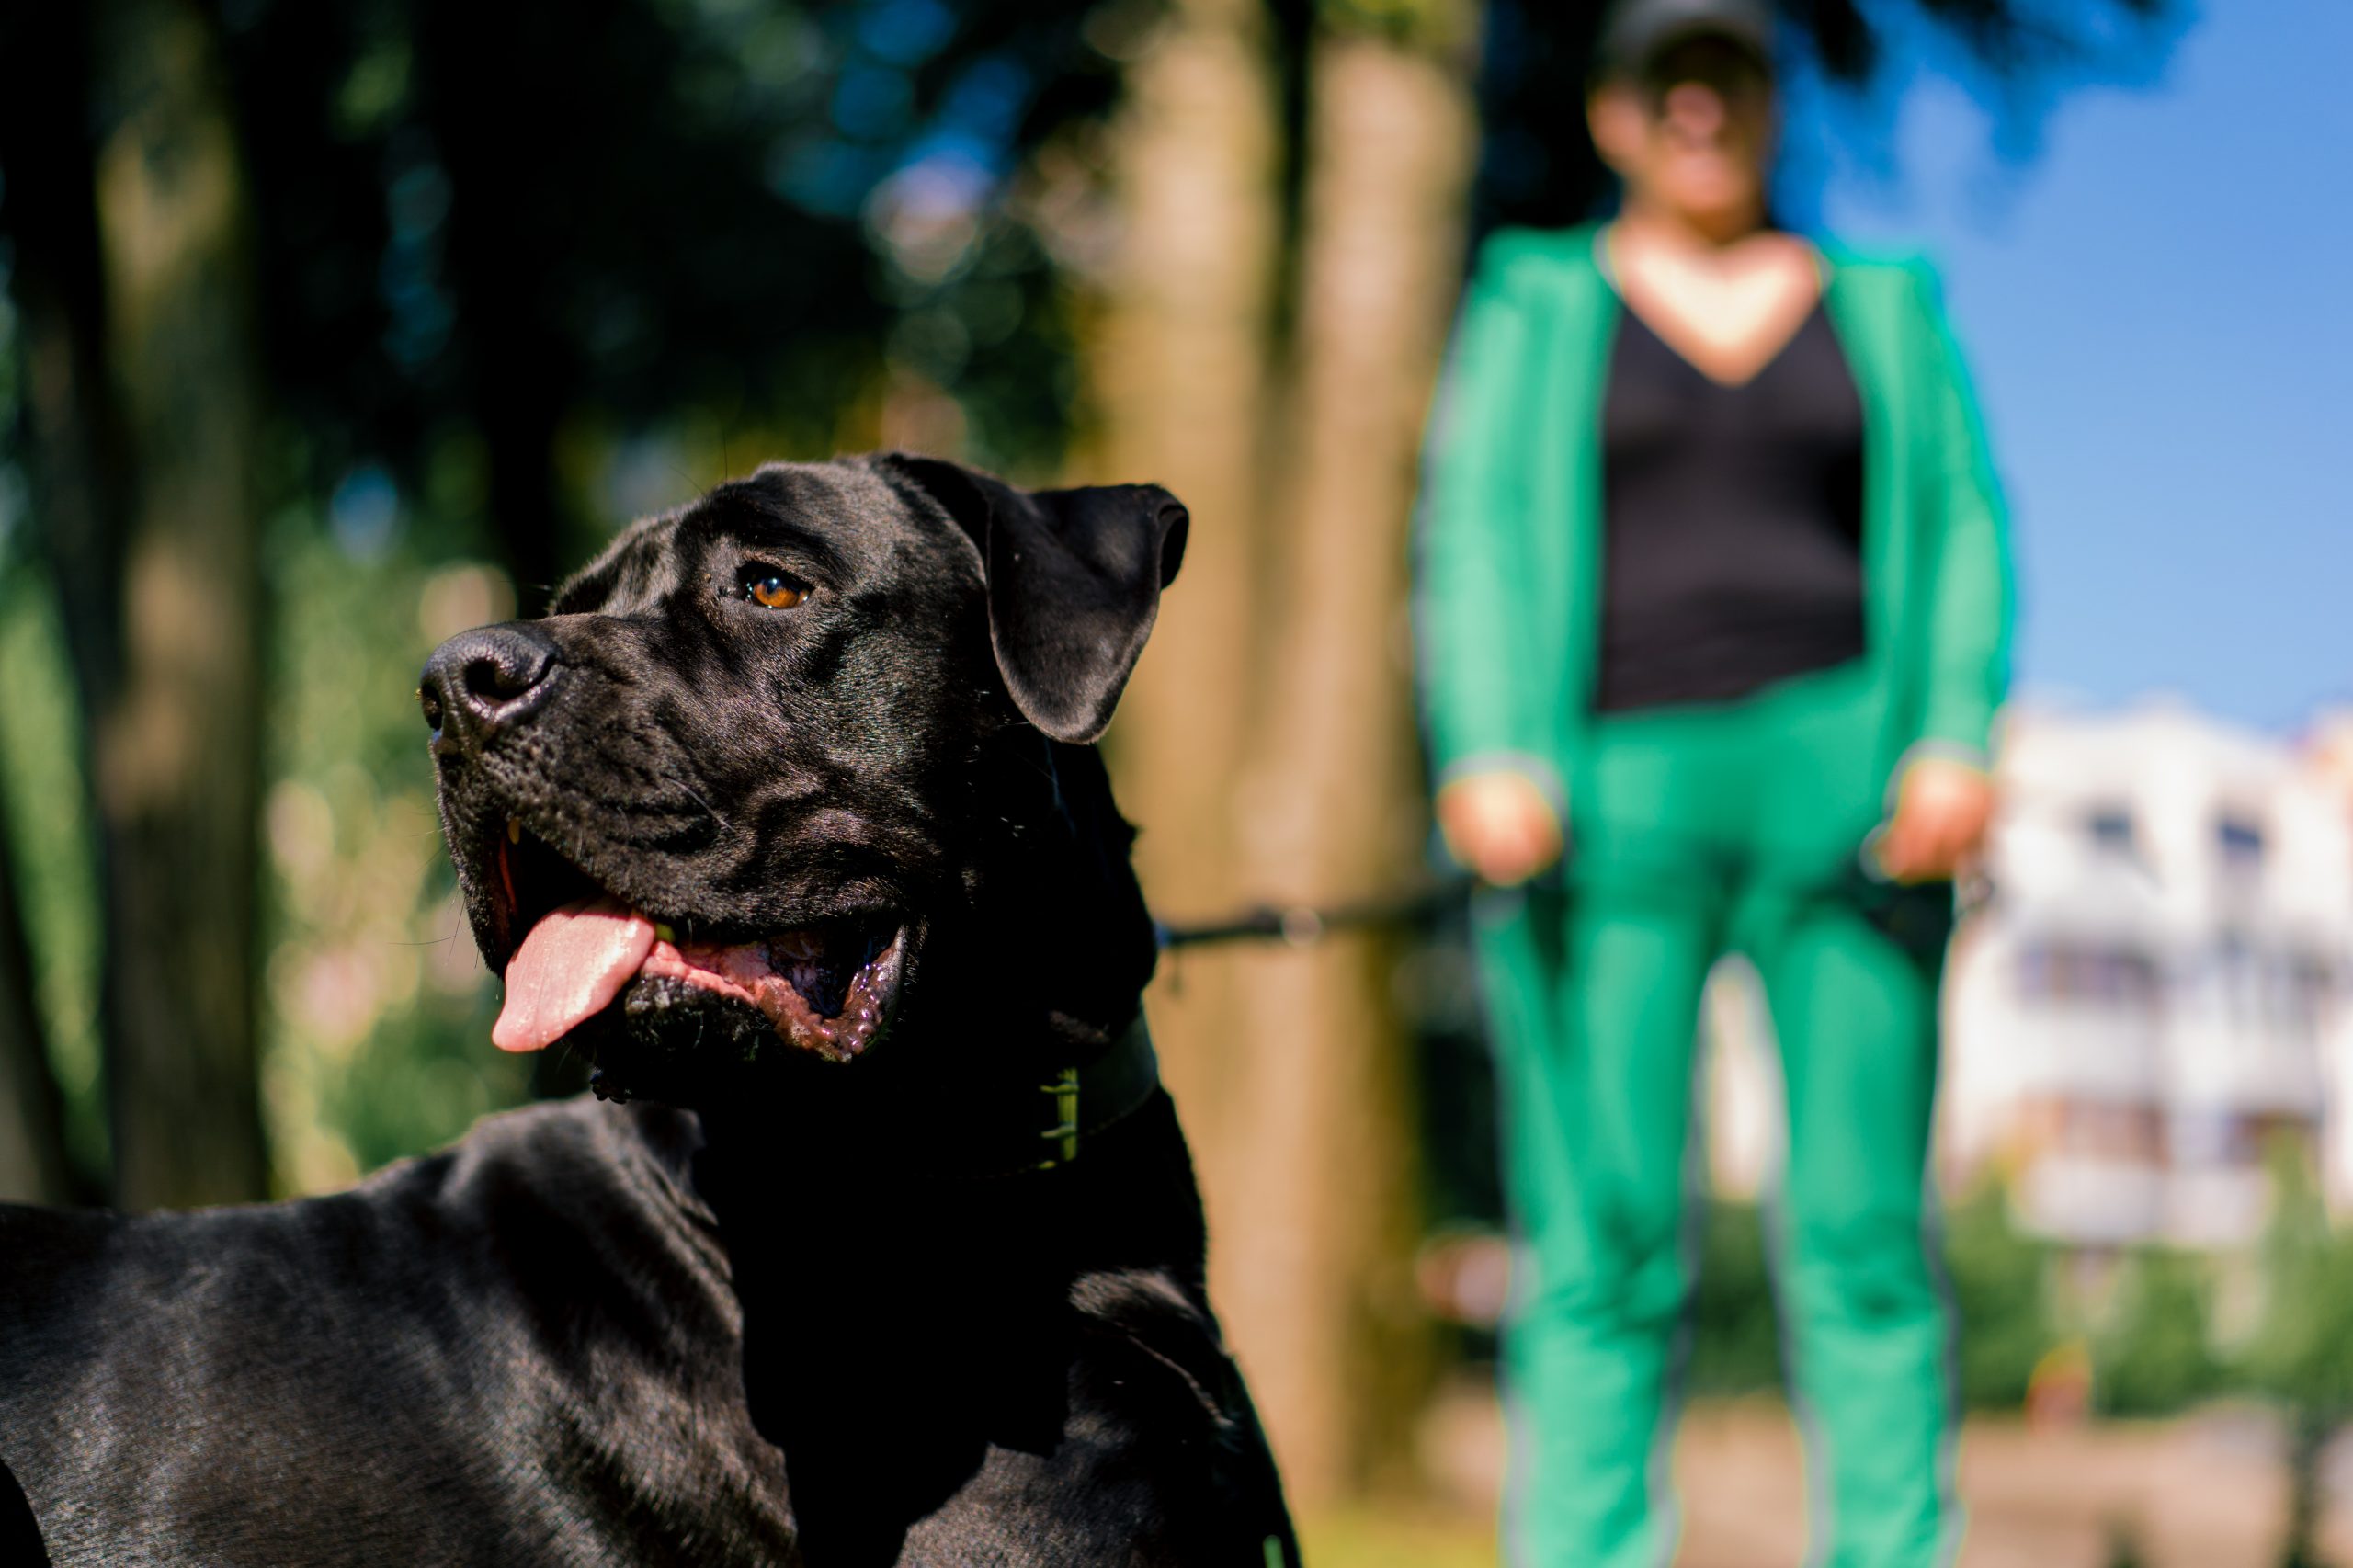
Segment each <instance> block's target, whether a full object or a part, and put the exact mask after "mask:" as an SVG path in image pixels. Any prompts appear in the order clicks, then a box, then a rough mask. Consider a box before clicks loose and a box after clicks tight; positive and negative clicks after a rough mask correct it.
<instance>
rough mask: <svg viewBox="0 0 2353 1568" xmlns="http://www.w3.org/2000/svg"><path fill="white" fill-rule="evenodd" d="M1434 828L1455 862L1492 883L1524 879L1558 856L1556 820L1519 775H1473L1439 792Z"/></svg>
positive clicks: (1545, 802)
mask: <svg viewBox="0 0 2353 1568" xmlns="http://www.w3.org/2000/svg"><path fill="white" fill-rule="evenodd" d="M1438 831H1439V832H1440V833H1441V834H1443V835H1445V837H1446V846H1447V848H1448V849H1449V851H1451V852H1452V854H1453V856H1454V858H1456V859H1457V860H1460V861H1461V862H1462V863H1463V864H1464V865H1465V866H1468V867H1469V868H1470V869H1472V871H1473V872H1475V873H1476V874H1477V875H1478V878H1479V880H1480V881H1483V882H1488V883H1491V884H1493V885H1494V886H1495V887H1504V888H1507V887H1512V886H1514V885H1516V884H1518V883H1520V882H1524V881H1527V880H1528V879H1529V878H1530V877H1532V876H1534V875H1536V873H1537V872H1539V871H1541V870H1542V869H1545V868H1546V867H1547V866H1550V865H1551V864H1552V862H1554V861H1555V860H1558V859H1559V858H1561V844H1562V835H1561V819H1560V815H1559V813H1557V812H1554V811H1553V809H1552V801H1548V800H1546V799H1545V798H1544V792H1543V791H1542V790H1539V789H1538V788H1537V787H1536V785H1535V784H1534V783H1533V782H1532V781H1531V780H1529V778H1526V777H1525V776H1523V775H1521V774H1518V773H1473V774H1469V775H1467V776H1465V777H1463V778H1457V779H1455V780H1454V781H1453V782H1452V783H1450V784H1448V785H1447V786H1446V787H1445V788H1444V789H1442V790H1439V791H1438Z"/></svg>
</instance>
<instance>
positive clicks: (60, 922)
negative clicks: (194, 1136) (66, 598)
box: [0, 552, 108, 1176]
mask: <svg viewBox="0 0 2353 1568" xmlns="http://www.w3.org/2000/svg"><path fill="white" fill-rule="evenodd" d="M0 671H6V679H7V686H6V690H7V699H6V701H0V832H6V834H7V835H9V845H10V848H11V849H12V850H13V851H14V854H13V856H12V857H11V858H12V859H13V860H14V862H15V865H16V867H17V880H18V882H19V886H18V889H17V893H18V896H19V897H20V898H21V899H22V900H23V905H24V914H25V925H26V929H27V935H28V937H29V938H30V940H31V943H32V948H33V965H34V970H35V975H34V979H35V983H36V987H37V990H38V994H37V995H36V997H35V998H34V1000H35V1003H36V1005H37V1006H38V1008H39V1011H40V1018H41V1023H42V1027H43V1028H44V1030H45V1031H46V1033H47V1035H48V1037H49V1038H48V1044H49V1050H50V1059H51V1068H52V1070H53V1071H54V1072H55V1073H56V1075H57V1080H58V1085H59V1087H60V1089H61V1090H62V1091H63V1096H64V1099H65V1108H66V1123H65V1135H66V1143H67V1148H68V1152H69V1153H70V1154H71V1156H72V1158H73V1161H74V1165H76V1166H77V1167H79V1168H80V1169H81V1170H82V1171H83V1172H84V1173H85V1175H87V1176H96V1175H97V1173H98V1172H101V1171H104V1170H105V1169H106V1168H107V1161H108V1153H107V1117H106V1101H105V1095H104V1092H103V1076H104V1063H103V1062H102V1061H101V1060H100V1048H99V1043H98V939H99V922H98V893H97V887H98V881H97V836H96V831H95V827H94V814H95V813H94V812H93V810H92V806H91V801H90V795H89V787H88V783H87V781H86V778H85V774H84V769H83V766H82V751H81V711H80V708H79V705H78V704H77V703H76V702H75V700H74V679H73V676H72V673H71V671H70V670H69V669H68V667H67V665H66V657H65V643H64V631H63V628H62V627H61V626H60V625H59V623H58V619H57V603H56V599H55V597H53V596H52V595H51V592H50V586H49V583H48V580H47V577H46V576H45V574H41V573H40V572H39V571H37V570H35V569H34V568H33V567H32V566H31V565H30V564H29V563H27V562H23V561H22V560H20V559H12V558H10V557H8V556H7V555H6V553H5V552H0Z"/></svg>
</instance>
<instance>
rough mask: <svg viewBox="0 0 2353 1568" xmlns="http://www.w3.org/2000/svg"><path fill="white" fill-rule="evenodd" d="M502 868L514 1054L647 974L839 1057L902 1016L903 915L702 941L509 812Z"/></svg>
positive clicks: (552, 1037) (852, 1053)
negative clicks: (612, 889) (895, 1009)
mask: <svg viewBox="0 0 2353 1568" xmlns="http://www.w3.org/2000/svg"><path fill="white" fill-rule="evenodd" d="M495 871H496V876H497V878H498V885H497V889H496V892H495V897H496V898H497V900H498V901H499V909H500V913H501V914H502V915H504V917H505V928H506V933H507V934H508V936H509V937H510V938H511V937H513V936H514V934H515V933H520V937H519V940H513V941H512V946H511V952H510V956H509V957H508V958H507V960H506V1005H505V1006H504V1007H503V1008H502V1009H501V1010H500V1012H499V1016H498V1023H497V1025H496V1027H495V1028H493V1029H492V1031H491V1039H492V1040H493V1042H494V1043H495V1044H496V1045H497V1046H498V1048H499V1049H500V1050H502V1051H540V1050H543V1049H544V1048H546V1047H548V1046H550V1045H552V1044H554V1043H555V1042H556V1041H557V1040H561V1039H563V1037H564V1036H565V1035H567V1034H569V1033H571V1032H572V1031H573V1030H574V1029H575V1028H579V1027H580V1026H581V1025H582V1024H584V1023H585V1022H587V1021H588V1020H589V1019H590V1018H593V1017H597V1015H598V1014H600V1013H602V1012H604V1011H605V1010H606V1009H607V1008H608V1007H610V1006H613V1004H614V1003H615V1002H616V1001H617V1000H620V999H621V998H622V997H623V994H624V993H626V992H628V991H629V990H630V988H631V986H632V985H633V984H635V983H638V982H640V981H648V982H667V983H675V984H676V985H681V986H685V987H688V988H690V989H693V990H696V991H702V992H709V993H712V994H716V995H719V996H722V997H725V998H728V999H730V1000H733V1001H735V1002H740V1003H742V1004H743V1005H744V1006H747V1007H750V1008H753V1009H754V1010H756V1011H757V1012H758V1013H760V1014H761V1015H762V1016H763V1017H766V1018H767V1020H768V1023H769V1025H770V1027H771V1028H774V1029H775V1031H776V1033H777V1037H778V1038H779V1039H780V1040H783V1041H785V1042H786V1043H787V1044H789V1045H791V1046H795V1047H798V1048H799V1049H801V1050H803V1051H810V1052H811V1053H813V1054H814V1055H816V1056H819V1057H822V1058H824V1059H825V1060H827V1061H830V1062H847V1061H850V1060H852V1059H853V1058H855V1057H857V1056H858V1055H859V1054H860V1053H861V1052H863V1051H865V1050H866V1049H867V1047H869V1046H870V1045H872V1044H873V1043H874V1041H875V1040H876V1038H877V1037H878V1036H879V1035H881V1032H882V1029H883V1028H884V1026H885V1025H887V1024H888V1023H889V1021H890V1013H891V1006H892V1003H893V1002H894V1001H895V1000H896V998H897V994H898V987H899V976H900V971H901V969H902V967H903V966H902V964H901V961H900V960H901V955H902V950H903V948H904V939H903V938H904V928H903V927H902V926H900V925H899V923H898V922H896V921H895V920H891V919H887V918H882V917H874V918H863V919H861V918H847V919H830V920H826V921H824V922H822V923H819V924H815V925H810V926H794V927H791V928H789V929H786V930H781V931H774V932H769V933H767V934H765V935H762V936H757V937H750V938H748V939H742V940H731V939H710V938H706V937H699V936H698V935H697V934H696V933H695V932H694V931H693V930H692V928H691V926H687V927H684V928H681V927H680V926H673V925H672V924H671V923H669V922H666V921H664V920H659V919H656V918H655V917H654V916H653V915H648V914H646V913H645V912H643V911H642V910H638V909H633V908H631V906H630V905H629V904H627V903H624V902H622V901H621V900H620V899H618V898H615V897H614V896H612V895H611V894H610V893H608V892H606V891H605V890H604V889H603V888H601V887H599V886H597V883H596V882H595V881H592V880H591V879H590V878H589V877H588V876H587V875H586V874H585V872H583V871H581V870H580V869H578V868H577V867H575V866H574V865H573V864H572V863H571V862H570V861H568V860H566V859H564V858H563V856H562V855H560V854H558V853H557V852H556V851H555V850H554V849H553V848H552V847H551V846H549V845H547V844H546V843H545V842H544V841H543V840H541V839H540V838H538V837H537V836H536V835H533V834H531V833H529V832H528V831H526V830H525V829H524V828H523V826H522V824H520V823H519V822H517V821H516V820H514V819H511V818H510V819H509V820H508V822H507V824H506V838H505V840H504V841H503V842H502V843H500V844H499V846H498V847H497V851H496V867H495ZM662 989H664V988H663V987H661V986H654V987H651V988H650V990H652V991H654V992H659V991H661V990H662Z"/></svg>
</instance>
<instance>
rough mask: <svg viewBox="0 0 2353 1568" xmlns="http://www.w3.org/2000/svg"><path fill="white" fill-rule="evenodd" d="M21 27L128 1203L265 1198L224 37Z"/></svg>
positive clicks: (18, 99)
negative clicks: (102, 894) (219, 48)
mask: <svg viewBox="0 0 2353 1568" xmlns="http://www.w3.org/2000/svg"><path fill="white" fill-rule="evenodd" d="M7 27H8V35H7V36H6V39H5V40H0V61H5V62H6V64H5V65H0V69H5V70H6V72H8V73H9V74H10V77H11V78H12V79H11V80H10V81H9V82H8V83H7V85H6V89H5V90H0V97H5V98H6V100H7V106H8V107H7V108H6V109H5V110H0V169H4V170H5V171H6V176H7V186H6V210H5V221H6V225H7V230H8V233H9V236H10V238H11V240H12V241H13V243H14V245H15V247H16V255H15V278H14V285H15V289H16V293H17V300H18V303H19V310H20V312H21V317H22V322H21V326H20V333H21V335H22V338H23V342H24V358H25V360H26V363H27V365H28V369H29V371H30V373H29V374H28V376H27V378H26V396H25V403H26V415H27V420H28V426H29V433H30V441H29V443H28V444H29V447H30V455H31V458H32V462H31V465H30V466H31V468H32V472H33V476H34V481H35V496H36V503H37V509H38V511H39V514H40V531H41V536H42V539H43V541H44V543H45V544H46V546H47V549H48V551H49V555H50V559H51V563H52V566H53V569H54V572H55V576H56V580H57V586H58V591H59V598H60V603H61V605H62V608H63V614H64V623H65V629H66V639H67V645H68V648H69V650H70V652H71V654H72V660H73V665H74V676H75V680H76V684H77V685H78V686H79V687H80V689H81V697H82V701H81V710H82V711H83V712H84V713H85V715H87V723H86V726H85V764H86V767H87V775H86V776H87V777H88V778H90V779H91V780H92V781H93V784H94V786H95V790H94V793H95V796H96V800H97V808H98V818H99V834H100V846H99V865H100V877H101V881H102V883H103V885H104V888H105V891H106V937H105V943H104V960H103V977H102V980H101V1000H100V1011H101V1017H102V1019H103V1020H104V1039H105V1042H106V1051H107V1062H106V1067H107V1077H108V1085H109V1091H110V1093H109V1110H110V1122H111V1126H112V1132H113V1139H112V1142H113V1149H114V1159H115V1171H114V1183H113V1195H114V1197H115V1198H116V1199H117V1200H118V1201H119V1202H122V1203H125V1204H129V1205H132V1206H141V1207H144V1206H152V1205H157V1204H188V1203H201V1202H218V1201H228V1200H233V1199H245V1198H257V1197H260V1196H262V1194H263V1192H264V1190H265V1187H266V1176H267V1162H266V1159H265V1155H264V1152H263V1147H262V1138H261V1118H260V1108H259V1105H258V1102H257V1098H256V1092H255V1081H256V1080H255V1062H254V1040H255V1027H254V1026H255V996H254V975H255V969H256V964H255V953H254V919H253V910H254V903H253V898H254V889H255V885H256V865H255V858H254V850H255V833H254V822H255V809H256V794H257V788H258V763H257V756H258V753H257V745H258V739H257V737H258V710H259V707H260V682H259V642H260V604H259V593H258V574H257V570H256V526H257V525H256V517H257V512H258V497H257V495H256V492H255V484H254V480H255V474H254V454H255V442H254V437H255V421H256V403H257V397H258V388H257V386H256V375H255V369H256V368H255V365H254V362H253V358H252V353H251V337H250V320H251V318H250V312H249V309H248V304H249V300H248V294H247V290H246V274H245V241H246V233H245V222H246V210H245V207H244V186H243V174H242V170H241V167H240V165H239V161H238V158H237V153H236V147H235V141H234V135H233V129H232V126H231V123H230V110H229V105H228V101H227V97H226V95H225V83H224V82H223V80H222V75H221V71H220V62H219V58H218V51H217V47H216V46H217V39H216V37H215V34H214V30H213V28H212V25H211V22H210V18H209V17H207V16H206V14H205V13H203V12H202V11H200V10H199V9H198V8H196V7H195V6H193V5H190V4H187V3H185V0H112V3H110V4H108V5H105V6H97V7H92V8H84V7H78V6H59V7H33V8H29V9H28V8H18V9H17V10H16V11H15V12H14V13H12V15H11V17H10V19H9V21H8V23H7Z"/></svg>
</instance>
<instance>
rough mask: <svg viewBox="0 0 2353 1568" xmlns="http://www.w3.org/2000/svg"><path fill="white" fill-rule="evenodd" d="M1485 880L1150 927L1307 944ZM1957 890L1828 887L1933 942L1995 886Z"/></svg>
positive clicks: (1855, 876) (1871, 883)
mask: <svg viewBox="0 0 2353 1568" xmlns="http://www.w3.org/2000/svg"><path fill="white" fill-rule="evenodd" d="M1533 885H1535V886H1539V887H1552V888H1558V887H1559V886H1560V885H1561V869H1560V868H1559V867H1557V866H1556V867H1554V868H1552V869H1550V870H1549V871H1547V872H1546V873H1545V874H1544V875H1542V876H1540V877H1539V878H1537V879H1536V881H1535V883H1534V884H1533ZM1484 886H1485V884H1484V883H1483V882H1481V881H1479V879H1478V878H1476V877H1473V876H1471V875H1470V874H1468V873H1467V872H1461V873H1457V874H1455V875H1453V876H1449V877H1448V878H1446V879H1445V880H1443V881H1438V882H1436V883H1433V884H1431V885H1428V886H1425V887H1422V888H1419V889H1415V890H1413V891H1411V892H1403V893H1392V894H1391V895H1389V896H1388V897H1385V898H1368V899H1359V900H1358V901H1356V902H1354V903H1337V904H1329V905H1325V906H1323V907H1320V908H1319V907H1317V906H1316V905H1313V904H1306V903H1290V904H1275V903H1260V904H1254V905H1252V906H1251V907H1250V908H1248V909H1245V910H1244V911H1242V912H1241V913H1240V914H1238V915H1229V916H1228V917H1227V918H1225V919H1223V920H1211V921H1204V922H1200V923H1199V924H1195V925H1172V924H1170V923H1169V922H1167V921H1165V920H1155V921H1154V922H1153V926H1152V928H1153V935H1154V937H1156V938H1157V939H1158V940H1159V943H1160V947H1161V950H1162V951H1164V952H1173V951H1176V950H1177V949H1183V948H1198V947H1207V946H1210V945H1211V944H1214V943H1219V942H1247V941H1279V942H1281V943H1282V944H1283V945H1284V946H1286V947H1291V948H1307V947H1313V946H1314V945H1315V944H1316V943H1317V942H1320V941H1322V940H1323V939H1324V937H1328V936H1332V935H1334V934H1336V933H1338V932H1343V931H1359V930H1367V929H1371V928H1375V927H1381V926H1396V927H1415V926H1427V925H1429V924H1431V923H1432V922H1434V921H1436V920H1438V918H1439V917H1440V916H1442V915H1447V914H1449V913H1450V912H1452V911H1454V910H1456V909H1459V908H1461V907H1462V906H1463V905H1464V904H1466V903H1469V902H1470V900H1471V898H1472V895H1473V894H1475V893H1477V892H1480V891H1482V889H1483V888H1484ZM1826 891H1829V890H1826ZM1957 891H1958V894H1959V896H1958V898H1957V899H1956V897H1955V892H1956V889H1955V888H1954V886H1953V884H1952V883H1950V882H1926V883H1915V884H1904V883H1898V882H1892V881H1885V880H1884V879H1881V878H1877V877H1872V876H1869V875H1867V874H1864V873H1863V871H1862V870H1861V868H1860V867H1859V866H1858V867H1857V869H1855V870H1854V871H1853V872H1850V873H1849V874H1848V875H1847V877H1846V878H1845V879H1843V880H1842V881H1840V883H1839V884H1837V887H1836V890H1835V892H1836V894H1838V895H1841V896H1844V897H1845V898H1847V899H1848V900H1849V901H1851V902H1852V903H1854V904H1855V905H1856V906H1857V907H1858V908H1859V909H1861V910H1862V911H1863V912H1864V913H1865V914H1866V915H1870V916H1872V917H1873V918H1874V919H1876V920H1878V921H1879V922H1880V923H1881V924H1882V925H1886V926H1891V927H1893V929H1892V930H1891V934H1893V935H1896V936H1897V937H1899V939H1900V940H1904V941H1905V942H1906V943H1907V945H1913V944H1926V945H1930V946H1936V947H1941V946H1942V945H1943V940H1944V931H1945V930H1946V929H1949V926H1950V922H1951V917H1952V915H1955V914H1960V915H1968V914H1972V913H1974V912H1975V911H1976V910H1978V909H1980V908H1982V907H1983V906H1984V904H1986V903H1989V902H1990V901H1991V900H1992V897H1993V893H1994V889H1993V886H1992V884H1991V882H1990V881H1987V880H1986V879H1985V878H1984V876H1983V875H1982V874H1981V875H1977V876H1972V877H1968V878H1964V879H1963V880H1962V881H1961V885H1960V887H1959V889H1958V890H1957ZM1939 906H1941V908H1940V907H1939Z"/></svg>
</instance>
